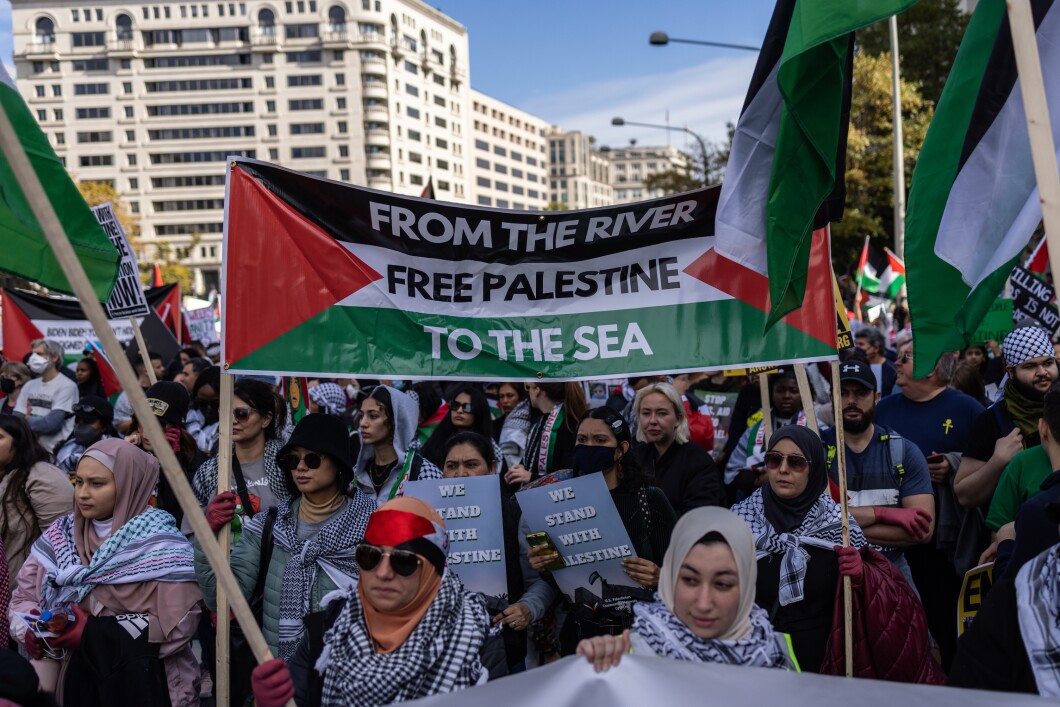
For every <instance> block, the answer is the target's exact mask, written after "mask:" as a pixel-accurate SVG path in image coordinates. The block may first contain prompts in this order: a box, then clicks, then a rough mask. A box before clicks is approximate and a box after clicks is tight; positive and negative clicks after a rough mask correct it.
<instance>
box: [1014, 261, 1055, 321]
mask: <svg viewBox="0 0 1060 707" xmlns="http://www.w3.org/2000/svg"><path fill="white" fill-rule="evenodd" d="M1009 287H1010V289H1011V290H1012V302H1013V317H1015V318H1017V319H1019V318H1020V317H1021V315H1022V316H1023V317H1030V318H1031V319H1035V320H1037V321H1038V322H1040V323H1041V325H1042V327H1043V328H1045V329H1046V330H1048V331H1050V332H1054V331H1056V330H1057V327H1060V313H1058V312H1057V309H1056V305H1055V304H1054V302H1055V301H1056V291H1055V290H1054V289H1053V288H1052V287H1050V286H1049V285H1048V284H1046V282H1045V280H1043V279H1041V278H1040V277H1037V276H1036V275H1035V274H1034V273H1032V272H1031V271H1030V270H1028V269H1026V268H1019V267H1017V268H1013V269H1012V275H1010V276H1009Z"/></svg>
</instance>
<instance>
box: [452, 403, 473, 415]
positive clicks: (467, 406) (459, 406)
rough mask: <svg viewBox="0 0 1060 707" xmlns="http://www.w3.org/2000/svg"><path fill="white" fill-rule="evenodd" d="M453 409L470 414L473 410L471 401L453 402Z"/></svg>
mask: <svg viewBox="0 0 1060 707" xmlns="http://www.w3.org/2000/svg"><path fill="white" fill-rule="evenodd" d="M452 409H453V410H454V411H458V412H466V413H468V414H470V413H471V410H472V408H471V403H453V405H452Z"/></svg>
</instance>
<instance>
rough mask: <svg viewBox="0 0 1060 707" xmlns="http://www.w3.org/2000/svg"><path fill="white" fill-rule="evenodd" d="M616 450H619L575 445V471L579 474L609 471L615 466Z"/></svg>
mask: <svg viewBox="0 0 1060 707" xmlns="http://www.w3.org/2000/svg"><path fill="white" fill-rule="evenodd" d="M616 449H618V448H617V447H600V446H590V445H588V444H576V445H574V469H575V470H576V471H577V472H578V473H579V474H595V473H596V472H598V471H607V470H608V469H610V468H611V467H613V466H614V465H615V450H616Z"/></svg>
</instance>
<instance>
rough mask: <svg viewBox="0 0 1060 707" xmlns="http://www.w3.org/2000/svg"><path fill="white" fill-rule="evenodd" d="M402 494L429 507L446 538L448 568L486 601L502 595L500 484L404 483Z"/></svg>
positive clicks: (466, 480) (475, 479)
mask: <svg viewBox="0 0 1060 707" xmlns="http://www.w3.org/2000/svg"><path fill="white" fill-rule="evenodd" d="M404 494H405V495H406V496H411V497H413V498H418V499H420V500H421V501H423V502H425V503H427V504H429V505H430V506H431V508H433V509H435V510H436V511H438V515H440V516H441V517H442V520H444V521H445V529H446V532H448V534H449V569H451V570H452V571H454V572H456V574H457V576H458V577H460V581H461V582H463V583H464V586H465V587H467V588H468V589H470V590H471V591H473V592H482V593H483V594H485V595H486V596H493V597H501V596H507V595H508V578H507V575H506V574H505V565H504V521H503V519H502V517H501V482H500V477H499V476H497V475H496V474H489V475H487V476H466V477H462V478H453V479H426V480H421V481H408V482H406V483H405V486H404Z"/></svg>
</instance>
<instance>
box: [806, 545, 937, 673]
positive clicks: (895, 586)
mask: <svg viewBox="0 0 1060 707" xmlns="http://www.w3.org/2000/svg"><path fill="white" fill-rule="evenodd" d="M861 559H862V563H863V565H864V575H863V581H862V585H861V587H859V588H857V589H854V590H853V591H852V592H851V598H852V604H853V611H852V614H853V623H852V633H853V634H854V677H856V678H870V679H875V680H890V681H892V682H909V683H921V684H925V685H945V684H946V674H945V673H944V672H943V671H942V668H941V667H940V666H939V664H938V663H936V662H935V659H934V658H933V657H932V656H931V652H930V650H931V642H930V640H929V639H928V626H927V615H926V614H924V608H923V606H921V604H920V600H919V599H918V598H917V596H916V594H915V593H914V592H913V590H912V589H911V588H910V587H909V584H908V583H907V582H906V580H905V577H904V576H903V575H902V572H901V570H899V569H898V568H897V567H895V566H894V564H893V563H892V562H891V561H890V560H888V559H887V558H886V557H884V556H883V555H882V554H881V553H880V552H878V551H877V550H873V549H872V548H870V547H863V548H861ZM844 656H845V649H844V645H843V578H842V576H841V577H840V578H839V582H838V583H837V586H836V601H835V612H834V614H833V618H832V633H831V635H830V636H829V637H828V646H827V647H826V649H825V656H824V660H823V661H822V662H821V673H822V674H824V675H845V674H846V662H845V661H846V659H845V657H844Z"/></svg>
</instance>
